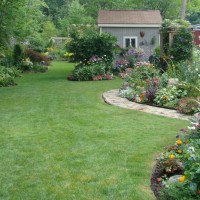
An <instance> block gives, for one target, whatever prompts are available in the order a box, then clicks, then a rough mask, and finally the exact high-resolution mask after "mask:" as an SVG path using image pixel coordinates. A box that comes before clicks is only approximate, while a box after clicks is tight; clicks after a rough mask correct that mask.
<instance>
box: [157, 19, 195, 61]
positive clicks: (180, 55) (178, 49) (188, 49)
mask: <svg viewBox="0 0 200 200" xmlns="http://www.w3.org/2000/svg"><path fill="white" fill-rule="evenodd" d="M170 31H175V35H174V39H173V44H172V46H171V47H170V46H169V32H170ZM161 32H162V36H163V51H164V52H163V53H164V54H165V55H167V56H169V57H170V56H173V57H174V61H175V62H180V61H184V60H188V59H189V60H191V58H192V49H193V38H192V33H191V30H190V23H189V22H188V21H184V20H173V21H170V20H164V21H163V23H162V28H161ZM160 61H161V62H162V59H161V60H160Z"/></svg>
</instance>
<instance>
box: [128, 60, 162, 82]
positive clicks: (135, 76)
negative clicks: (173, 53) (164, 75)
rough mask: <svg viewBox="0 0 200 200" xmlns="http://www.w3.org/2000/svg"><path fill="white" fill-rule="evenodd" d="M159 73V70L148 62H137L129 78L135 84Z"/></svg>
mask: <svg viewBox="0 0 200 200" xmlns="http://www.w3.org/2000/svg"><path fill="white" fill-rule="evenodd" d="M158 75H159V70H157V69H155V67H154V65H153V64H150V63H149V62H138V63H137V64H136V67H135V68H134V69H133V71H132V74H131V75H130V78H131V80H133V82H134V83H135V84H139V85H140V84H141V82H143V83H144V84H146V83H145V80H146V79H152V78H155V77H157V76H158Z"/></svg>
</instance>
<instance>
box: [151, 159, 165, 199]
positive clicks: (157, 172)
mask: <svg viewBox="0 0 200 200" xmlns="http://www.w3.org/2000/svg"><path fill="white" fill-rule="evenodd" d="M163 174H164V170H163V169H162V168H161V167H160V164H159V161H157V162H156V164H155V165H154V167H153V170H152V175H151V190H152V191H153V193H154V195H155V197H156V199H158V200H159V192H160V191H161V190H162V188H163V185H162V183H161V181H160V180H159V179H158V178H160V177H161V176H162V175H163Z"/></svg>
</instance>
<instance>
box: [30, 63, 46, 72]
mask: <svg viewBox="0 0 200 200" xmlns="http://www.w3.org/2000/svg"><path fill="white" fill-rule="evenodd" d="M47 70H48V66H46V65H43V64H39V63H35V64H34V65H33V68H32V71H33V72H35V73H38V72H42V73H43V72H46V71H47Z"/></svg>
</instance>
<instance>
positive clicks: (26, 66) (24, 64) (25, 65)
mask: <svg viewBox="0 0 200 200" xmlns="http://www.w3.org/2000/svg"><path fill="white" fill-rule="evenodd" d="M19 68H20V69H21V70H22V71H31V70H32V69H33V63H32V62H31V61H30V59H26V60H22V61H21V63H20V64H19Z"/></svg>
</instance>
